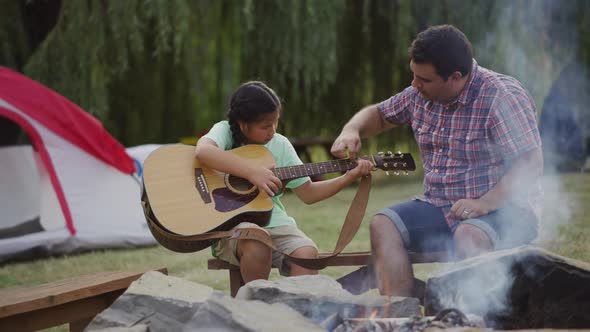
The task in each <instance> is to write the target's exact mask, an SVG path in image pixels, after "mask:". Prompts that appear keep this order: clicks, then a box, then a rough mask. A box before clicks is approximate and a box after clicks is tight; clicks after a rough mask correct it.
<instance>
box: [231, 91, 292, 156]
mask: <svg viewBox="0 0 590 332" xmlns="http://www.w3.org/2000/svg"><path fill="white" fill-rule="evenodd" d="M280 111H281V101H280V99H279V97H278V96H277V94H276V93H275V92H274V91H273V90H272V89H271V88H269V87H268V86H267V85H266V84H264V83H262V82H260V81H250V82H246V83H244V84H242V85H240V87H239V88H238V89H237V90H236V91H235V92H234V93H233V94H232V96H231V98H230V100H229V110H228V111H227V120H228V122H229V126H230V129H231V133H232V138H233V141H234V144H233V147H234V148H235V147H239V146H241V145H244V144H245V143H246V137H244V134H242V131H241V130H240V125H239V124H238V121H243V122H246V123H251V122H257V121H260V120H261V119H262V118H263V117H264V116H265V115H267V114H271V113H273V112H280Z"/></svg>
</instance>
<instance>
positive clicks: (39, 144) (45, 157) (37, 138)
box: [0, 106, 76, 236]
mask: <svg viewBox="0 0 590 332" xmlns="http://www.w3.org/2000/svg"><path fill="white" fill-rule="evenodd" d="M0 115H1V116H4V117H6V118H8V119H10V120H12V121H14V122H16V123H17V124H18V125H20V126H21V127H22V128H23V129H24V130H25V131H26V132H27V134H28V135H29V138H30V139H31V142H32V143H33V146H34V147H35V149H37V151H39V154H40V155H41V160H42V161H43V164H44V165H45V168H46V169H47V172H48V173H49V178H50V179H51V184H52V185H53V189H54V190H55V194H56V195H57V199H58V201H59V205H60V206H61V210H62V212H63V214H64V218H65V220H66V226H67V228H68V230H69V231H70V234H72V236H73V235H76V228H75V227H74V222H73V219H72V214H71V212H70V208H69V207H68V203H67V201H66V196H65V194H64V192H63V189H62V187H61V184H60V183H59V181H58V179H57V173H56V172H55V168H54V167H53V163H52V161H51V158H50V157H49V153H48V152H47V149H46V148H45V145H44V144H43V139H42V138H41V135H39V132H38V131H37V130H36V129H35V127H33V126H32V125H31V124H30V123H29V122H28V121H27V120H26V119H25V118H23V117H22V116H20V115H18V114H16V113H15V112H13V111H11V110H8V109H6V108H4V107H1V106H0Z"/></svg>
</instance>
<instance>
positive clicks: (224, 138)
mask: <svg viewBox="0 0 590 332" xmlns="http://www.w3.org/2000/svg"><path fill="white" fill-rule="evenodd" d="M203 137H206V138H209V139H211V140H213V141H214V142H215V143H216V144H217V146H218V147H219V148H220V149H223V150H231V148H232V146H233V143H234V142H233V138H232V135H231V130H230V127H229V123H228V122H227V121H220V122H218V123H216V124H215V125H214V126H213V127H212V128H211V130H209V132H208V133H207V134H206V135H204V136H203ZM264 147H265V148H267V149H268V150H269V151H270V152H271V153H272V156H273V158H274V160H275V163H276V167H284V166H295V165H301V164H303V163H302V162H301V159H299V156H297V153H296V152H295V148H293V145H291V142H289V140H288V139H287V138H286V137H285V136H283V135H281V134H275V135H274V137H273V138H272V139H271V140H270V142H268V143H266V144H265V145H264ZM307 181H311V179H310V178H309V177H307V176H306V177H303V178H299V179H295V180H291V181H289V183H287V185H286V187H287V188H290V189H293V188H297V187H299V186H300V185H302V184H304V183H305V182H307ZM281 196H283V193H282V191H281V193H280V194H278V195H275V196H274V197H272V200H273V202H274V207H273V209H272V215H271V217H270V222H269V224H268V225H267V226H266V227H265V228H271V227H277V226H284V225H295V224H296V223H295V219H293V218H292V217H290V216H289V215H288V214H287V211H286V210H285V206H283V204H282V203H281V200H280V197H281Z"/></svg>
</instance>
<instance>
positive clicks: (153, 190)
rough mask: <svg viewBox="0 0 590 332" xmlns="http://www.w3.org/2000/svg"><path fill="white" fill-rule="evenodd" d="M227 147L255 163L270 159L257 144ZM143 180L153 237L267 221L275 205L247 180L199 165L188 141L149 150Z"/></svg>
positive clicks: (197, 232) (144, 199)
mask: <svg viewBox="0 0 590 332" xmlns="http://www.w3.org/2000/svg"><path fill="white" fill-rule="evenodd" d="M230 152H232V153H235V154H236V155H238V156H239V157H241V158H242V159H244V160H246V161H248V162H250V163H253V164H257V165H268V164H270V163H273V162H274V160H273V157H272V154H271V153H270V151H268V150H267V149H266V148H264V147H263V146H259V145H247V146H243V147H240V148H237V149H233V150H230ZM143 184H144V192H143V197H142V201H143V204H144V212H145V213H146V218H147V220H148V224H150V229H151V230H152V233H154V231H155V230H158V231H157V233H158V234H155V233H154V236H156V238H157V239H158V236H160V237H161V236H162V234H161V233H162V232H164V233H171V235H179V236H193V235H198V234H203V233H207V232H211V231H219V230H229V229H231V228H233V227H234V226H236V225H237V224H239V223H240V222H243V221H248V222H252V223H255V224H258V225H260V226H265V225H267V224H268V222H269V220H270V215H271V212H272V208H273V202H272V199H271V198H270V197H269V196H268V195H267V194H266V193H265V192H264V191H259V190H258V188H256V187H255V186H253V185H252V184H250V183H249V182H248V181H246V180H244V179H241V178H238V177H234V176H232V175H229V174H226V173H222V172H218V171H216V170H212V169H209V168H206V167H203V166H201V165H199V163H198V162H197V161H196V159H195V147H194V146H190V145H182V144H174V145H165V146H162V147H160V148H158V149H156V150H155V151H154V152H152V153H151V154H150V155H149V156H148V158H147V159H146V160H145V162H144V168H143ZM148 214H149V217H148ZM158 240H159V242H160V243H162V241H160V239H158ZM203 245H205V246H208V245H209V243H207V244H203ZM169 249H172V250H175V251H179V250H177V249H173V248H169ZM190 251H195V250H190Z"/></svg>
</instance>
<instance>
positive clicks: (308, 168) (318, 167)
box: [273, 157, 368, 181]
mask: <svg viewBox="0 0 590 332" xmlns="http://www.w3.org/2000/svg"><path fill="white" fill-rule="evenodd" d="M362 158H363V159H367V158H368V157H362ZM356 165H357V163H356V161H354V160H351V159H337V160H330V161H323V162H319V163H308V164H302V165H297V166H285V167H277V168H275V169H274V170H273V172H274V173H275V175H276V177H278V178H279V179H280V180H281V181H290V180H293V179H298V178H302V177H306V176H316V175H322V174H327V173H335V172H346V171H348V170H350V169H353V168H355V167H356Z"/></svg>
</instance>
